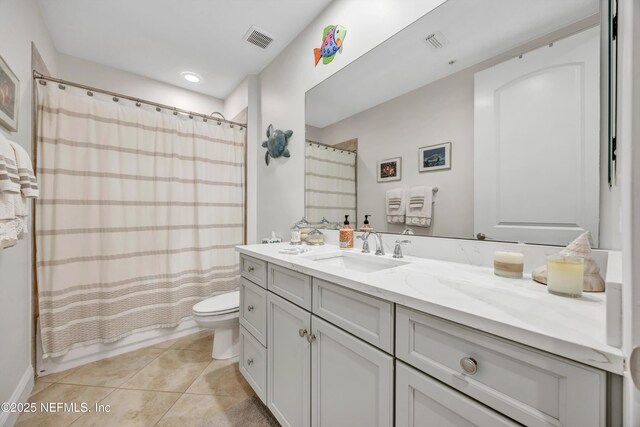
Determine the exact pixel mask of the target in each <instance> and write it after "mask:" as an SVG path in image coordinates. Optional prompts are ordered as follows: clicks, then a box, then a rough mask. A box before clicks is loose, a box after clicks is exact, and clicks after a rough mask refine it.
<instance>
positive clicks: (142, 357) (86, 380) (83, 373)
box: [60, 348, 164, 387]
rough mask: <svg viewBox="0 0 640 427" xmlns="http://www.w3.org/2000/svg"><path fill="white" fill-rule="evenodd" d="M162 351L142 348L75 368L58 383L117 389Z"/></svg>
mask: <svg viewBox="0 0 640 427" xmlns="http://www.w3.org/2000/svg"><path fill="white" fill-rule="evenodd" d="M163 352H164V350H162V349H157V348H142V349H140V350H135V351H131V352H129V353H124V354H121V355H119V356H115V357H110V358H108V359H103V360H99V361H97V362H92V363H89V364H87V365H83V366H80V367H78V368H76V369H75V370H74V371H73V372H71V374H69V375H67V376H66V377H64V378H63V379H61V380H60V382H62V383H64V384H82V385H96V386H104V387H119V386H121V385H122V384H124V383H125V382H126V381H127V380H129V379H130V378H131V377H132V376H134V375H135V374H136V373H137V372H138V371H140V370H141V369H142V368H144V367H145V366H146V365H148V364H149V363H151V362H152V361H153V360H154V359H155V358H156V357H158V356H159V355H160V354H162V353H163Z"/></svg>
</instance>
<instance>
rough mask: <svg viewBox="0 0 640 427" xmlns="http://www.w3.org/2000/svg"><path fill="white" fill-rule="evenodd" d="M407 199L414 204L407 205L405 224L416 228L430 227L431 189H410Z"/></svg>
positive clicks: (431, 209) (431, 210)
mask: <svg viewBox="0 0 640 427" xmlns="http://www.w3.org/2000/svg"><path fill="white" fill-rule="evenodd" d="M409 198H410V200H412V201H415V203H413V204H412V203H411V202H410V203H409V204H408V205H407V212H406V215H407V217H406V222H405V223H406V224H407V225H415V226H417V227H431V215H432V212H433V187H412V188H411V189H410V190H409Z"/></svg>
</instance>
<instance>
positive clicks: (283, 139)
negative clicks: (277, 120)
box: [262, 125, 293, 166]
mask: <svg viewBox="0 0 640 427" xmlns="http://www.w3.org/2000/svg"><path fill="white" fill-rule="evenodd" d="M291 135H293V131H292V130H288V131H286V132H283V131H281V130H280V129H275V130H274V129H273V125H269V127H268V128H267V140H266V141H264V142H263V143H262V146H263V147H264V148H266V149H267V152H266V153H265V154H264V161H265V163H266V164H267V166H269V160H270V159H271V158H272V157H273V158H274V159H275V158H278V157H280V156H283V157H289V156H291V154H289V149H288V148H287V146H288V145H289V138H291Z"/></svg>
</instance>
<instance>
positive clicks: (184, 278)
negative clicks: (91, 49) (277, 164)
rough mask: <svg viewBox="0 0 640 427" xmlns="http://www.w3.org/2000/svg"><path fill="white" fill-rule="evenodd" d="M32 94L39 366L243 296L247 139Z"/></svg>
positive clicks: (76, 93)
mask: <svg viewBox="0 0 640 427" xmlns="http://www.w3.org/2000/svg"><path fill="white" fill-rule="evenodd" d="M36 86H37V87H38V89H37V97H38V104H37V107H38V110H37V111H38V129H37V136H38V146H37V174H38V179H39V181H40V185H41V194H40V199H38V201H37V206H36V263H37V264H36V265H37V280H38V297H39V308H40V328H41V330H40V332H41V337H42V345H43V350H44V357H53V356H59V355H62V354H64V353H66V352H67V351H68V350H69V349H71V348H74V347H77V346H81V345H86V344H90V343H96V342H111V341H115V340H117V339H119V338H122V337H125V336H127V335H129V334H131V333H133V332H136V331H143V330H148V329H153V328H161V327H172V326H175V325H177V324H178V323H180V322H181V321H182V320H184V319H186V318H188V317H189V316H190V315H191V308H192V306H193V305H194V304H195V303H197V302H198V301H200V300H202V299H203V298H206V297H208V296H210V295H212V294H213V293H215V292H220V291H226V290H231V289H235V288H237V287H238V283H239V269H238V262H237V256H236V254H235V251H234V246H235V245H237V244H242V242H243V236H244V231H243V230H244V223H243V221H244V207H243V206H244V145H245V132H246V131H245V130H244V129H242V128H241V127H239V126H237V125H236V126H232V125H230V124H227V123H221V124H219V123H218V121H217V120H208V121H207V122H205V121H204V120H203V119H202V118H197V117H194V118H193V119H190V118H188V117H186V116H183V115H174V114H173V113H172V112H171V111H157V110H156V108H155V107H149V106H145V105H142V106H136V103H133V102H129V101H125V100H122V99H120V100H118V102H115V101H114V99H112V98H111V97H107V96H106V95H100V94H98V93H95V94H91V95H92V96H88V93H87V92H86V91H82V90H80V89H78V88H73V87H69V86H68V87H67V88H66V89H64V90H63V89H61V88H60V87H59V86H58V85H57V84H54V83H51V82H49V83H48V84H47V85H46V86H45V85H42V84H37V85H36Z"/></svg>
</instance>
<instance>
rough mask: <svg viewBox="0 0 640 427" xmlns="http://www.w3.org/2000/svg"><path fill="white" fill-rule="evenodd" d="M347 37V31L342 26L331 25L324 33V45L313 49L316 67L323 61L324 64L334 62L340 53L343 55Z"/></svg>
mask: <svg viewBox="0 0 640 427" xmlns="http://www.w3.org/2000/svg"><path fill="white" fill-rule="evenodd" d="M346 36H347V29H346V28H345V27H343V26H342V25H329V26H327V27H326V28H325V29H324V31H323V32H322V45H321V46H320V47H319V48H315V49H313V53H314V55H315V61H316V66H317V65H318V63H319V62H320V59H322V63H323V64H328V63H330V62H331V61H333V58H335V56H336V54H337V53H338V52H340V53H342V47H343V43H344V38H345V37H346Z"/></svg>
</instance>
